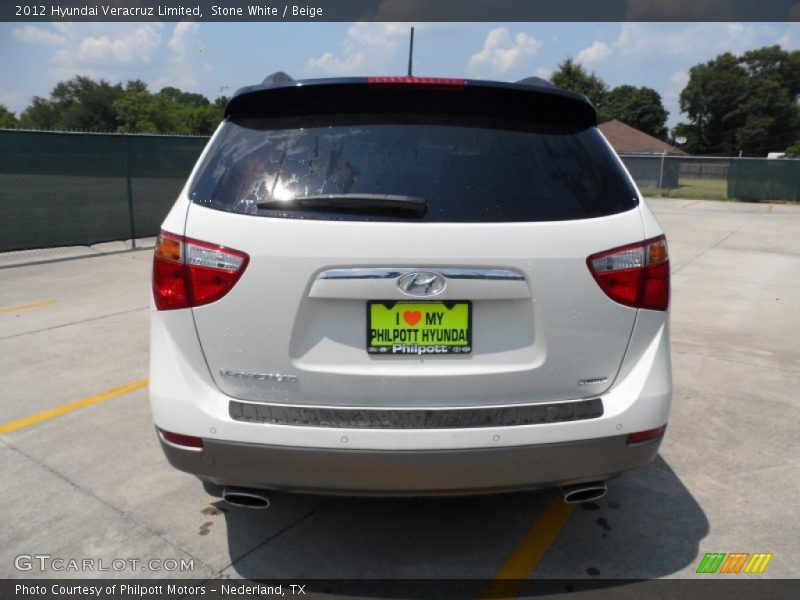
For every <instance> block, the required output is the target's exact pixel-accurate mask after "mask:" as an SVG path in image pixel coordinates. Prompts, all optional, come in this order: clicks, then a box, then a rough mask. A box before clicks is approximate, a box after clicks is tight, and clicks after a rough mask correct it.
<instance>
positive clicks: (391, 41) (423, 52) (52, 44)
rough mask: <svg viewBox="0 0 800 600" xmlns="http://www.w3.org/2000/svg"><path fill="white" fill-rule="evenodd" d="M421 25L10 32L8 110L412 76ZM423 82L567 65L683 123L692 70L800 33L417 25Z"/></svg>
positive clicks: (1, 100) (791, 26) (724, 27)
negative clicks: (104, 97) (91, 92)
mask: <svg viewBox="0 0 800 600" xmlns="http://www.w3.org/2000/svg"><path fill="white" fill-rule="evenodd" d="M410 25H412V23H213V22H201V23H190V22H182V23H29V24H25V23H2V24H0V56H2V57H3V59H4V60H3V63H4V67H3V70H2V72H0V104H4V105H6V106H7V107H8V108H9V109H10V110H12V111H13V112H16V113H17V114H19V113H20V112H21V111H22V110H23V109H24V108H25V107H26V106H27V105H28V104H29V103H30V101H31V99H32V98H33V96H43V97H47V96H48V95H49V93H50V91H51V90H52V89H53V87H54V86H55V85H56V84H57V83H58V82H59V81H62V80H65V79H70V78H72V77H74V76H76V75H86V76H89V77H93V78H103V79H106V80H108V81H111V82H112V83H116V82H120V81H121V82H125V81H127V80H129V79H141V80H143V81H145V82H146V83H147V84H148V86H149V88H150V90H151V91H158V90H159V89H161V88H162V87H164V86H167V85H170V86H175V87H178V88H181V89H183V90H185V91H192V92H200V93H202V94H204V95H206V96H207V97H209V98H210V99H214V98H216V97H217V96H219V95H230V94H232V93H233V91H235V90H236V89H237V88H239V87H242V86H245V85H251V84H253V83H258V82H260V81H261V80H262V79H263V78H264V77H265V76H266V75H268V74H270V73H272V72H274V71H278V70H280V71H285V72H287V73H289V74H290V75H291V76H292V77H294V78H296V79H301V78H311V77H330V76H342V75H404V74H405V73H406V70H407V62H408V32H409V26H410ZM413 25H414V27H415V39H414V74H415V75H420V76H440V77H472V78H479V79H493V80H498V81H516V80H519V79H522V78H524V77H528V76H531V75H538V76H541V77H548V76H549V75H550V74H551V73H552V71H553V70H554V69H555V68H556V67H557V65H558V64H559V63H560V62H561V61H563V60H564V59H565V58H566V57H573V58H574V59H576V60H577V61H578V62H579V63H581V64H582V65H583V66H584V67H586V68H587V69H588V70H590V71H594V72H596V73H597V74H598V75H599V76H600V77H601V78H603V79H604V80H605V81H606V82H607V83H608V84H609V85H610V86H612V87H613V86H617V85H622V84H630V85H634V86H648V87H652V88H654V89H655V90H657V91H658V92H659V93H660V94H661V96H662V99H663V101H664V105H665V107H666V109H667V110H668V111H669V112H670V116H669V120H668V124H669V125H670V126H674V125H675V124H677V123H678V122H680V121H681V120H684V118H682V116H681V115H680V108H679V103H678V98H679V95H680V92H681V90H682V89H683V87H684V85H685V84H686V82H687V81H688V72H689V69H690V68H691V67H692V66H694V65H695V64H698V63H701V62H706V61H708V60H711V59H713V58H714V57H715V56H717V55H718V54H721V53H723V52H732V53H734V54H741V53H743V52H745V51H747V50H751V49H755V48H760V47H763V46H768V45H774V44H779V45H781V46H782V47H783V48H784V49H787V50H798V49H800V23H413Z"/></svg>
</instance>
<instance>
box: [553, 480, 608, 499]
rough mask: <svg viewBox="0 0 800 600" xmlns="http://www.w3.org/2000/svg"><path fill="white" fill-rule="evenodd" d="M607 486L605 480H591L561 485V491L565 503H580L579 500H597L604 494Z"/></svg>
mask: <svg viewBox="0 0 800 600" xmlns="http://www.w3.org/2000/svg"><path fill="white" fill-rule="evenodd" d="M607 491H608V488H607V487H606V482H605V481H592V482H589V483H575V484H573V485H562V486H561V493H562V494H564V502H566V503H567V504H580V503H581V502H591V501H592V500H599V499H600V498H602V497H603V496H605V495H606V492H607Z"/></svg>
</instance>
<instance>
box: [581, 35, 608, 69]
mask: <svg viewBox="0 0 800 600" xmlns="http://www.w3.org/2000/svg"><path fill="white" fill-rule="evenodd" d="M609 56H611V48H609V47H608V44H606V43H605V42H599V41H598V42H595V43H594V44H592V45H591V46H589V47H588V48H584V49H583V50H581V51H580V52H578V56H576V57H575V61H576V62H578V63H580V64H581V65H583V66H585V67H588V66H591V65H596V64H597V63H601V62H603V61H605V60H607V59H608V57H609Z"/></svg>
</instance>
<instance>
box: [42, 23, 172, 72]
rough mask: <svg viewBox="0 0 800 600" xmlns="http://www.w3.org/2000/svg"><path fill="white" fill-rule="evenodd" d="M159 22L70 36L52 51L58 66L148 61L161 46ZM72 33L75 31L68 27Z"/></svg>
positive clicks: (70, 66) (87, 65)
mask: <svg viewBox="0 0 800 600" xmlns="http://www.w3.org/2000/svg"><path fill="white" fill-rule="evenodd" d="M162 28H163V26H162V25H161V24H160V23H152V24H139V25H136V26H135V27H134V28H125V29H124V30H123V33H121V35H118V36H111V35H108V34H102V35H89V36H85V37H82V36H75V37H70V39H69V44H68V46H67V47H66V48H64V49H62V50H59V51H58V52H57V53H56V61H57V62H58V63H60V65H61V68H62V69H67V70H69V69H77V70H80V69H81V68H83V67H98V66H101V67H111V66H115V65H125V64H148V63H150V62H152V60H153V59H154V58H155V57H156V55H157V53H158V50H159V48H160V46H161V30H162ZM72 33H73V34H74V33H76V31H75V30H72Z"/></svg>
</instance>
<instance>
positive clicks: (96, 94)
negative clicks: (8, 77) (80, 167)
mask: <svg viewBox="0 0 800 600" xmlns="http://www.w3.org/2000/svg"><path fill="white" fill-rule="evenodd" d="M123 94H124V91H123V89H122V86H121V85H120V84H116V85H111V84H110V83H108V82H107V81H104V80H102V79H101V80H100V81H94V80H92V79H90V78H88V77H82V76H78V77H75V78H74V79H70V80H69V81H62V82H61V83H59V84H58V85H56V87H54V88H53V91H52V92H50V99H49V100H45V99H44V98H39V97H36V98H34V99H33V103H32V104H31V106H29V107H28V108H27V109H25V111H24V112H23V114H22V121H23V122H24V123H25V124H26V125H27V126H30V127H36V128H39V129H78V130H86V131H114V130H116V128H117V120H116V115H115V112H114V108H113V104H114V101H115V100H117V99H118V98H120V97H121V96H122V95H123Z"/></svg>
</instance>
